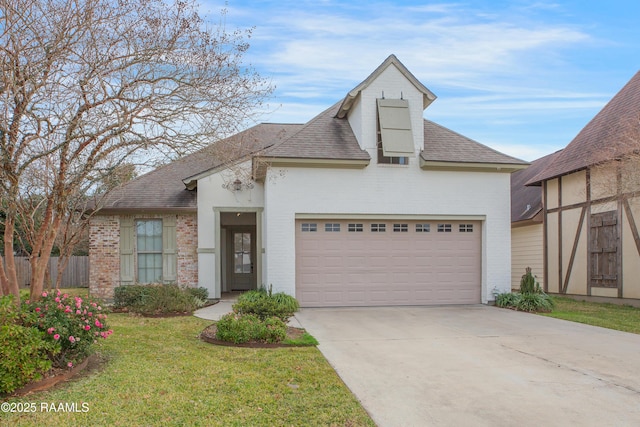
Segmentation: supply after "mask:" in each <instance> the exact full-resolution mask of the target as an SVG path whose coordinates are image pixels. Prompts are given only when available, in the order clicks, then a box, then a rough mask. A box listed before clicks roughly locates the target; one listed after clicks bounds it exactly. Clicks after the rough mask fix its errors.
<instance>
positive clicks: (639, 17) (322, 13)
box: [202, 0, 640, 160]
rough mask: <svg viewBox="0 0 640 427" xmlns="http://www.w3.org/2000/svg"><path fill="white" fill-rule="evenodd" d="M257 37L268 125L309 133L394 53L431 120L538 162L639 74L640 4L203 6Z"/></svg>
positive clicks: (490, 0)
mask: <svg viewBox="0 0 640 427" xmlns="http://www.w3.org/2000/svg"><path fill="white" fill-rule="evenodd" d="M225 7H226V9H227V11H228V12H227V15H226V18H225V19H226V27H227V29H228V30H232V29H235V28H248V27H255V29H254V31H253V36H252V38H251V40H250V44H251V48H250V49H249V51H248V53H247V55H246V57H245V58H246V60H247V62H249V63H251V65H252V66H253V67H254V68H255V69H256V70H257V71H258V72H259V73H260V74H261V75H262V76H263V77H267V78H270V79H271V81H272V82H273V84H274V85H275V86H276V90H275V93H274V97H273V98H272V99H271V101H270V105H269V107H270V109H271V111H272V112H271V113H270V114H268V115H265V116H264V117H263V121H269V122H286V123H289V122H293V123H303V122H306V121H307V120H309V119H311V118H312V117H314V116H315V115H316V114H318V113H320V112H321V111H323V110H324V109H326V108H327V107H329V106H330V105H332V104H334V103H335V102H337V101H338V100H340V99H342V98H343V97H344V96H345V94H346V93H347V92H348V91H349V90H351V89H352V88H354V87H355V86H356V85H357V84H358V83H360V82H361V81H362V80H364V79H365V78H366V77H367V76H368V75H369V74H370V73H371V72H372V71H373V70H374V69H375V68H376V67H377V66H378V65H379V64H380V63H381V62H382V61H384V59H385V58H386V57H387V56H389V55H390V54H392V53H393V54H395V55H396V56H397V57H398V59H400V61H402V62H403V63H404V64H405V65H406V66H407V68H408V69H409V70H410V71H411V72H412V73H413V74H414V75H415V76H416V77H417V78H418V79H419V80H420V81H421V82H422V83H423V84H424V85H425V86H427V87H428V88H429V89H430V90H431V91H432V92H434V93H435V94H436V95H437V96H438V99H437V100H436V101H435V102H434V103H433V104H432V105H431V106H430V107H428V108H427V109H426V110H425V112H424V116H425V118H427V119H429V120H433V121H435V122H437V123H439V124H441V125H443V126H446V127H448V128H450V129H452V130H454V131H456V132H459V133H461V134H463V135H465V136H468V137H470V138H473V139H475V140H477V141H479V142H481V143H483V144H486V145H489V146H490V147H492V148H495V149H497V150H500V151H503V152H505V153H507V154H510V155H513V156H516V157H519V158H522V159H525V160H534V159H536V158H538V157H541V156H543V155H546V154H548V153H551V152H554V151H556V150H558V149H560V148H563V147H564V146H566V145H567V144H568V143H569V142H570V141H571V139H573V137H574V136H575V135H576V134H577V133H578V132H579V131H580V129H582V127H584V125H586V124H587V123H588V122H589V120H591V118H592V117H593V116H594V115H595V114H596V113H597V112H598V111H599V110H600V109H601V108H602V107H603V106H604V105H605V104H606V102H607V101H609V99H611V97H612V96H613V95H615V93H616V92H618V90H620V88H622V86H624V84H625V83H626V82H627V81H628V80H629V79H631V77H632V76H633V75H634V74H635V73H636V72H637V71H638V70H639V69H640V1H638V0H608V1H598V0H596V1H592V0H571V1H544V0H542V1H535V0H532V1H517V0H516V1H500V0H486V1H461V2H436V1H433V2H429V1H420V2H415V1H393V2H385V1H375V0H374V1H360V0H350V1H344V0H342V1H336V0H326V1H322V0H319V1H306V0H302V1H285V0H282V1H245V0H228V1H227V2H226V6H225V3H224V2H218V1H215V0H206V1H205V3H203V5H202V12H203V13H204V14H206V15H208V16H210V17H211V19H212V21H213V22H218V21H219V19H220V17H219V13H218V12H219V10H221V9H222V8H225Z"/></svg>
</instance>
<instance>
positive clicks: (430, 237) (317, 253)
mask: <svg viewBox="0 0 640 427" xmlns="http://www.w3.org/2000/svg"><path fill="white" fill-rule="evenodd" d="M481 227H482V226H481V222H479V221H446V220H437V221H405V220H397V221H394V220H386V221H383V220H324V219H322V220H307V219H305V220H297V221H296V297H297V298H298V300H299V301H300V304H301V305H302V306H303V307H331V306H334V307H338V306H383V305H432V304H433V305H435V304H476V303H480V298H481V296H480V295H481V292H480V286H481V235H482V228H481Z"/></svg>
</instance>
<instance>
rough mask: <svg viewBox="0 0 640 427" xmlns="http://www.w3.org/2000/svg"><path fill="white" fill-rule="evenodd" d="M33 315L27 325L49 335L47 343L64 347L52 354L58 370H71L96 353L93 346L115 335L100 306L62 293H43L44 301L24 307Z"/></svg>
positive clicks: (29, 317) (30, 303) (28, 317)
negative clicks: (70, 368) (76, 364)
mask: <svg viewBox="0 0 640 427" xmlns="http://www.w3.org/2000/svg"><path fill="white" fill-rule="evenodd" d="M24 311H25V312H26V313H29V315H28V316H27V317H26V319H25V322H26V323H28V324H29V326H33V327H36V328H38V329H39V330H41V331H43V332H44V333H45V334H46V338H47V340H49V341H51V342H52V343H55V344H57V345H59V346H60V352H58V353H57V354H52V355H51V357H52V362H53V366H54V367H58V368H68V367H71V366H73V365H74V364H75V363H77V362H79V361H81V360H83V359H84V358H86V357H87V356H89V355H90V354H91V353H92V352H93V349H92V347H93V345H94V344H95V343H96V342H97V341H98V340H99V339H104V338H107V337H108V336H109V335H111V334H112V333H113V331H112V330H110V329H109V326H108V325H107V315H106V314H105V313H104V311H103V310H102V307H101V306H100V304H99V303H98V302H96V301H92V300H83V299H82V298H80V297H74V296H70V295H67V294H63V293H62V292H60V291H59V290H58V291H55V292H51V293H47V292H43V293H42V299H40V300H39V301H34V302H29V301H27V302H26V303H25V305H24Z"/></svg>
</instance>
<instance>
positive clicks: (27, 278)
mask: <svg viewBox="0 0 640 427" xmlns="http://www.w3.org/2000/svg"><path fill="white" fill-rule="evenodd" d="M16 271H17V273H18V283H19V284H20V287H28V286H29V285H30V284H31V264H29V258H27V257H16ZM49 277H50V278H51V286H55V284H56V278H57V277H58V257H51V259H50V260H49ZM46 286H47V285H46V284H45V287H46ZM60 286H61V287H63V288H87V287H89V257H88V256H72V257H71V258H70V259H69V263H68V264H67V268H65V269H64V271H63V272H62V282H61V283H60Z"/></svg>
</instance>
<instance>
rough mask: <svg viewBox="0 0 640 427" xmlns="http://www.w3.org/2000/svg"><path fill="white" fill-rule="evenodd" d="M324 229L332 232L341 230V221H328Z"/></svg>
mask: <svg viewBox="0 0 640 427" xmlns="http://www.w3.org/2000/svg"><path fill="white" fill-rule="evenodd" d="M324 231H326V232H328V233H331V232H338V231H340V223H337V222H327V223H326V224H325V225H324Z"/></svg>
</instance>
